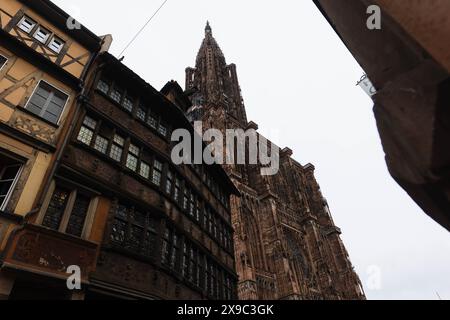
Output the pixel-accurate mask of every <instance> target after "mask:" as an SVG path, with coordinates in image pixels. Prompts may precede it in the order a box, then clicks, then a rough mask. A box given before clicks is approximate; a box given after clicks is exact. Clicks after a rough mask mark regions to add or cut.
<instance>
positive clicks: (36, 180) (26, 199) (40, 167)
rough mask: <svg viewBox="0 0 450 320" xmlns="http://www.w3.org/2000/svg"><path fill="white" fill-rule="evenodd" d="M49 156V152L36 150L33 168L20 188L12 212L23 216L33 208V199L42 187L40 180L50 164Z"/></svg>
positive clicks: (50, 156) (41, 180)
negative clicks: (21, 188) (18, 196)
mask: <svg viewBox="0 0 450 320" xmlns="http://www.w3.org/2000/svg"><path fill="white" fill-rule="evenodd" d="M51 158H52V155H51V154H46V153H43V152H38V154H37V157H36V160H35V162H34V165H33V169H32V170H31V173H30V176H29V177H28V180H27V182H26V184H25V187H24V188H23V190H22V194H21V196H20V198H19V201H18V203H17V206H16V210H15V212H14V213H16V214H18V215H21V216H24V215H26V214H27V213H28V212H30V211H31V210H32V209H33V203H34V200H35V199H36V196H37V194H38V192H39V190H40V188H41V187H42V182H43V180H44V176H45V173H46V172H47V169H48V167H49V165H50V161H51Z"/></svg>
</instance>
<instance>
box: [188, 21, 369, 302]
mask: <svg viewBox="0 0 450 320" xmlns="http://www.w3.org/2000/svg"><path fill="white" fill-rule="evenodd" d="M186 92H189V93H190V94H191V100H192V104H193V106H192V107H191V108H190V110H188V112H187V115H188V117H189V118H190V119H191V120H192V121H194V120H201V121H202V123H203V129H204V130H206V129H208V128H216V129H220V130H221V131H222V132H223V133H225V130H226V129H237V128H240V129H243V130H248V129H255V130H257V129H258V126H257V125H256V124H255V123H254V122H252V121H248V120H247V115H246V111H245V106H244V102H243V99H242V96H241V89H240V86H239V82H238V77H237V72H236V65H234V64H227V63H226V60H225V56H224V54H223V52H222V50H221V49H220V47H219V45H218V44H217V42H216V40H215V39H214V37H213V33H212V29H211V26H210V25H209V23H207V25H206V28H205V38H204V39H203V42H202V45H201V47H200V50H199V52H198V55H197V59H196V64H195V68H187V69H186ZM291 156H292V151H291V150H290V149H289V148H284V149H282V151H281V152H280V170H279V172H278V174H276V175H274V176H261V175H260V170H259V169H260V167H259V166H258V165H225V170H226V171H227V173H228V174H229V176H230V178H231V179H232V180H233V182H234V183H235V185H236V187H237V188H238V189H239V191H240V193H241V197H235V198H233V199H232V208H231V210H232V222H233V228H234V231H235V235H234V240H235V257H236V270H237V273H238V274H239V284H238V294H239V297H240V298H241V299H364V298H365V296H364V292H363V289H362V286H361V282H360V280H359V278H358V276H357V275H356V273H355V272H354V270H353V267H352V264H351V262H350V259H349V256H348V253H347V251H346V249H345V247H344V244H343V242H342V240H341V238H340V234H341V231H340V229H339V228H338V227H336V226H335V225H334V222H333V219H332V217H331V214H330V211H329V208H328V204H327V201H326V200H325V198H324V197H323V196H322V193H321V190H320V187H319V185H318V183H317V181H316V179H315V177H314V166H313V165H311V164H307V165H301V164H300V163H298V162H297V161H295V160H294V159H293V158H292V157H291Z"/></svg>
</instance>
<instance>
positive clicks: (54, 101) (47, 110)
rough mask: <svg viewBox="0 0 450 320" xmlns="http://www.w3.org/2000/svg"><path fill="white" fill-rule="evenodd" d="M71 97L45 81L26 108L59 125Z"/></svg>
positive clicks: (38, 87)
mask: <svg viewBox="0 0 450 320" xmlns="http://www.w3.org/2000/svg"><path fill="white" fill-rule="evenodd" d="M68 99H69V96H68V95H67V94H65V93H64V92H62V91H60V90H58V89H56V88H55V87H53V86H52V85H50V84H48V83H47V82H45V81H40V82H39V84H38V86H37V87H36V89H35V91H34V93H33V95H32V96H31V98H30V100H28V103H27V105H26V106H25V108H26V109H27V110H29V111H31V112H32V113H34V114H36V115H38V116H39V117H41V118H43V119H45V120H47V121H49V122H51V123H54V124H57V123H58V121H59V118H60V117H61V114H62V112H63V110H64V107H65V106H66V103H67V100H68Z"/></svg>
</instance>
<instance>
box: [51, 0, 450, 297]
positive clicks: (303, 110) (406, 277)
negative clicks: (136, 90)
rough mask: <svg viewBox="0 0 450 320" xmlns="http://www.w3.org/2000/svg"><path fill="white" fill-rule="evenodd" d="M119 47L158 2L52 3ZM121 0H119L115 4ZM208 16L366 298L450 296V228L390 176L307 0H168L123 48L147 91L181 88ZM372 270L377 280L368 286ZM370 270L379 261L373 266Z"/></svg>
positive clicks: (253, 111) (335, 42)
mask: <svg viewBox="0 0 450 320" xmlns="http://www.w3.org/2000/svg"><path fill="white" fill-rule="evenodd" d="M54 2H55V3H56V4H57V5H59V6H61V7H62V8H63V9H64V10H66V11H67V12H68V13H70V14H71V15H73V16H74V17H75V18H76V19H78V20H79V21H80V22H81V23H83V24H85V26H86V27H88V28H89V29H91V30H92V31H93V32H94V33H96V34H98V35H102V34H107V33H110V34H112V35H113V37H114V43H113V46H112V49H111V52H112V53H113V54H115V55H117V54H118V53H119V52H120V51H121V50H122V49H123V48H124V46H125V45H126V43H127V42H128V41H129V40H130V39H131V38H132V37H133V35H134V33H135V32H136V31H137V30H139V28H140V27H141V26H142V25H143V24H144V22H145V21H146V20H147V19H148V18H149V17H150V16H151V15H152V14H153V12H154V11H155V10H156V9H157V8H158V7H159V6H160V4H161V3H162V0H147V1H142V0H127V1H125V2H124V1H107V0H96V1H92V0H54ZM124 4H127V6H124ZM206 20H209V21H210V23H211V26H212V30H213V35H214V37H215V38H216V40H217V41H218V43H219V45H220V46H221V48H222V50H223V52H224V54H225V56H226V58H227V63H235V64H236V65H237V71H238V76H239V80H240V84H241V87H242V93H243V97H244V101H245V103H246V108H247V115H248V119H249V120H253V121H254V122H256V123H257V124H258V125H259V128H260V132H261V133H262V134H264V135H266V136H267V137H269V138H272V139H273V140H274V142H275V143H277V144H278V145H279V146H280V147H284V146H289V147H290V148H291V149H292V150H294V158H295V159H297V160H298V161H300V162H301V163H302V164H306V163H308V162H311V163H313V164H314V165H315V166H316V176H317V179H318V181H319V183H320V185H321V187H322V191H323V193H324V196H325V197H326V198H327V199H328V202H329V204H330V209H331V212H332V214H333V218H334V220H335V222H336V224H337V225H338V226H339V227H341V228H342V231H343V236H342V237H343V240H344V243H345V244H346V247H347V249H348V251H349V253H350V258H351V260H352V262H353V264H354V265H355V268H356V271H357V272H358V274H359V276H360V277H361V280H362V282H363V285H364V288H365V290H366V294H367V297H368V298H369V299H438V295H437V292H438V293H439V295H440V296H441V298H442V299H450V277H449V271H450V255H449V252H450V234H449V233H448V232H447V231H446V230H444V229H443V228H441V227H440V226H439V225H437V224H436V223H435V222H433V221H432V220H431V219H430V218H428V216H426V215H425V214H424V213H423V212H422V211H421V209H420V208H419V207H418V206H417V205H416V204H415V203H414V202H413V201H412V200H411V199H410V198H409V197H408V196H407V194H406V193H405V192H404V191H403V190H402V189H401V188H400V187H399V186H398V185H397V184H396V183H395V182H394V181H393V179H392V178H391V177H390V175H389V174H388V171H387V169H386V165H385V162H384V153H383V151H382V147H381V143H380V139H379V136H378V132H377V129H376V125H375V120H374V117H373V112H372V101H371V100H370V99H369V98H368V97H367V96H366V95H365V93H364V92H363V91H362V90H361V89H360V88H359V87H356V86H355V84H356V82H357V80H359V78H360V77H361V75H362V74H363V71H362V70H361V68H360V67H359V65H358V64H357V63H356V61H355V60H354V58H353V57H352V56H351V54H350V53H349V52H348V51H347V49H346V48H345V46H344V45H343V44H342V42H341V41H340V39H339V38H338V37H337V35H336V34H335V33H334V31H333V30H332V28H331V27H330V26H329V24H328V23H327V22H326V20H325V19H324V18H323V16H322V15H321V14H320V12H319V11H318V10H317V8H316V7H315V6H314V5H313V3H312V1H311V0H302V1H298V0H283V1H267V0H260V1H256V0H248V1H238V0H228V1H223V0H189V1H183V0H169V1H168V2H167V4H166V6H165V7H164V8H163V9H162V10H161V11H160V13H159V14H158V15H157V16H156V17H155V18H154V19H153V20H152V22H151V23H150V24H149V26H148V28H147V29H146V30H145V31H144V32H143V33H142V34H141V36H140V37H139V38H138V39H137V41H136V42H135V43H134V44H133V46H131V47H130V48H129V49H128V51H127V52H126V53H125V56H126V58H125V60H124V63H125V64H127V65H128V66H129V67H130V68H132V69H133V70H134V71H135V72H136V73H138V74H139V75H140V76H141V77H143V78H144V79H146V80H147V81H148V82H149V83H150V84H152V85H153V86H154V87H155V88H157V89H161V88H162V86H163V85H164V84H165V83H166V82H167V81H168V80H171V79H174V80H177V81H178V82H179V83H180V85H181V86H182V87H184V70H185V68H186V67H188V66H192V67H193V66H194V64H195V57H196V54H197V51H198V49H199V48H200V44H201V40H202V39H203V35H204V27H205V23H206ZM371 266H376V267H377V268H379V270H380V272H381V278H380V279H381V283H380V284H381V286H380V288H378V289H377V288H374V287H373V286H371V285H370V284H371V283H372V284H373V281H371V279H373V278H371V277H370V276H371V274H373V273H371V272H370V270H371V269H370V268H371ZM375 270H376V269H375Z"/></svg>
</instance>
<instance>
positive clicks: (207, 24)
mask: <svg viewBox="0 0 450 320" xmlns="http://www.w3.org/2000/svg"><path fill="white" fill-rule="evenodd" d="M208 34H210V35H212V29H211V26H210V25H209V21H206V27H205V35H208Z"/></svg>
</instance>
